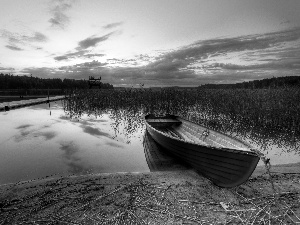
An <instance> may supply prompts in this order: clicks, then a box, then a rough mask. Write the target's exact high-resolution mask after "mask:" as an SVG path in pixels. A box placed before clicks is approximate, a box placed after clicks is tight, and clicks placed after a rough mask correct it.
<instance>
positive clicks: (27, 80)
mask: <svg viewBox="0 0 300 225" xmlns="http://www.w3.org/2000/svg"><path fill="white" fill-rule="evenodd" d="M48 88H49V89H71V88H78V89H85V88H89V84H88V80H75V79H66V78H65V79H60V78H51V79H50V78H38V77H33V76H32V75H31V76H26V75H24V76H15V75H12V74H3V73H1V74H0V89H48ZM101 88H102V89H113V85H111V84H109V83H101Z"/></svg>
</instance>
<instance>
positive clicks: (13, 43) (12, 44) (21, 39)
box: [0, 29, 48, 51]
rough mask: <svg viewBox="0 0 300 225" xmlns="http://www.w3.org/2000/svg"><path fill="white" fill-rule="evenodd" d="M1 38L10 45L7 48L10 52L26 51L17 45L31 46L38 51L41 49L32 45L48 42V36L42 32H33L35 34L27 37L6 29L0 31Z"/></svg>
mask: <svg viewBox="0 0 300 225" xmlns="http://www.w3.org/2000/svg"><path fill="white" fill-rule="evenodd" d="M0 37H2V38H4V39H6V40H7V43H8V44H7V45H6V46H5V47H6V48H8V49H10V50H13V51H22V50H24V49H23V48H20V47H18V46H17V45H22V46H30V47H32V48H34V49H36V50H40V49H41V47H36V46H34V45H32V43H36V42H46V41H47V40H48V38H47V37H46V35H44V34H42V33H40V32H33V33H30V34H27V35H25V34H20V33H16V32H10V31H8V30H5V29H1V30H0Z"/></svg>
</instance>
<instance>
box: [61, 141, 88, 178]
mask: <svg viewBox="0 0 300 225" xmlns="http://www.w3.org/2000/svg"><path fill="white" fill-rule="evenodd" d="M60 145H61V146H60V150H61V151H62V152H63V154H62V157H63V160H64V162H65V163H66V165H67V166H68V172H69V173H71V174H82V173H88V172H90V171H92V170H93V168H92V166H87V165H86V164H85V163H84V162H83V161H82V160H81V157H79V156H78V155H77V154H78V153H79V151H80V149H79V147H78V146H76V144H75V143H74V142H73V141H70V142H65V143H60Z"/></svg>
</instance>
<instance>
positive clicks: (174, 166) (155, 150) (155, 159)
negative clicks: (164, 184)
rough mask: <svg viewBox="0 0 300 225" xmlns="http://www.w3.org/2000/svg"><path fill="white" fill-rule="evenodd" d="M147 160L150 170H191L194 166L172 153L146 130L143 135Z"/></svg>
mask: <svg viewBox="0 0 300 225" xmlns="http://www.w3.org/2000/svg"><path fill="white" fill-rule="evenodd" d="M143 146H144V152H145V157H146V161H147V164H148V167H149V169H150V172H155V171H178V170H190V169H192V167H191V166H190V165H188V164H187V163H185V162H184V161H182V160H180V159H179V158H176V157H175V156H173V155H171V154H170V153H169V152H168V150H166V149H165V148H164V147H162V146H161V145H159V144H158V143H157V142H156V141H155V140H154V139H153V138H152V137H151V135H150V134H149V132H148V131H147V130H146V131H145V134H144V137H143Z"/></svg>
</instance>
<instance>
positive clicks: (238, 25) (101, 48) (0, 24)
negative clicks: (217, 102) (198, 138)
mask: <svg viewBox="0 0 300 225" xmlns="http://www.w3.org/2000/svg"><path fill="white" fill-rule="evenodd" d="M0 9H1V14H0V15H1V19H0V73H10V74H13V75H31V74H32V76H34V77H40V78H62V79H63V78H72V79H88V78H89V76H94V77H95V78H97V77H100V76H101V78H102V81H103V82H104V83H110V84H113V85H114V86H119V87H138V86H139V85H141V84H144V86H145V87H150V86H151V87H154V86H175V85H176V86H199V85H202V84H207V83H216V84H225V83H239V82H243V81H251V80H259V79H264V78H271V77H278V76H300V13H299V12H300V1H299V0H222V1H219V0H109V1H108V0H0Z"/></svg>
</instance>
